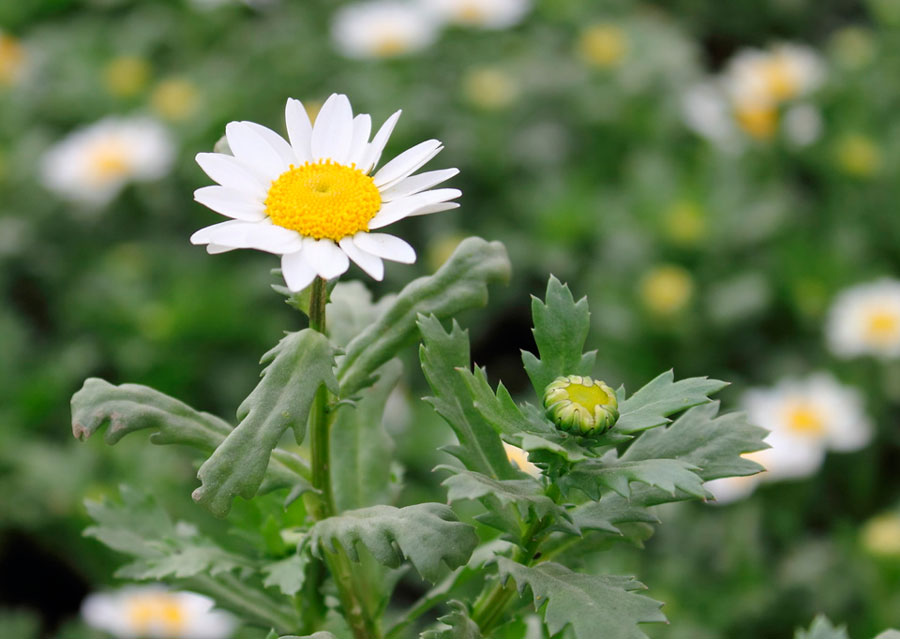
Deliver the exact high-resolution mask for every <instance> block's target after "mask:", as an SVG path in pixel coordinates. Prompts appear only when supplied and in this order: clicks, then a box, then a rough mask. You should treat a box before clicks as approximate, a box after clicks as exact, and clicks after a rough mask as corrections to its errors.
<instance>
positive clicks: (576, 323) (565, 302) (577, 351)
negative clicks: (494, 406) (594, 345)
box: [522, 275, 597, 397]
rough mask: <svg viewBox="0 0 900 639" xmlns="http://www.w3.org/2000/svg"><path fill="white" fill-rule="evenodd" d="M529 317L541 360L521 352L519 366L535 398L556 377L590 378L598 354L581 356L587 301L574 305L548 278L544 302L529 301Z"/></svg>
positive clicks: (586, 326)
mask: <svg viewBox="0 0 900 639" xmlns="http://www.w3.org/2000/svg"><path fill="white" fill-rule="evenodd" d="M531 316H532V319H533V321H534V329H533V330H532V333H533V334H534V341H535V343H536V344H537V347H538V353H539V355H540V359H539V358H538V357H535V356H534V355H533V354H532V353H529V352H528V351H522V362H523V364H524V365H525V371H526V372H527V373H528V377H529V378H530V379H531V384H532V385H533V386H534V390H535V393H537V396H538V397H542V396H543V394H544V389H545V388H546V387H547V385H548V384H549V383H550V382H552V381H553V380H554V379H556V378H557V377H562V376H564V375H590V374H591V370H592V369H593V367H594V360H595V359H596V357H597V351H591V352H589V353H584V352H583V348H584V342H585V340H586V339H587V334H588V330H589V329H590V324H591V313H590V311H589V310H588V302H587V298H586V297H582V298H581V299H580V300H578V301H577V302H576V301H575V299H574V298H573V297H572V292H571V291H570V290H569V287H568V286H567V285H566V284H562V283H561V282H560V281H559V280H558V279H556V278H555V277H554V276H552V275H551V276H550V280H549V281H548V282H547V293H546V296H545V301H543V302H542V301H541V300H540V299H538V298H537V297H532V298H531Z"/></svg>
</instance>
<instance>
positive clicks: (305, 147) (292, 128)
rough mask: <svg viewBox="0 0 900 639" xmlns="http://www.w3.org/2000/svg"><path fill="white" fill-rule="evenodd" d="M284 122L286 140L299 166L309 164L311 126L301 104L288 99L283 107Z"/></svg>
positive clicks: (298, 101) (310, 155)
mask: <svg viewBox="0 0 900 639" xmlns="http://www.w3.org/2000/svg"><path fill="white" fill-rule="evenodd" d="M284 121H285V124H287V131H288V139H289V140H290V141H291V148H293V149H294V155H295V156H296V157H297V161H298V162H299V163H300V164H303V163H304V162H309V161H310V160H311V159H312V153H311V152H310V150H309V141H310V139H311V137H312V125H311V124H310V123H309V114H307V113H306V109H305V108H303V103H302V102H300V100H295V99H294V98H288V101H287V105H285V107H284Z"/></svg>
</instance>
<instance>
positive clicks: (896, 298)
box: [825, 278, 900, 358]
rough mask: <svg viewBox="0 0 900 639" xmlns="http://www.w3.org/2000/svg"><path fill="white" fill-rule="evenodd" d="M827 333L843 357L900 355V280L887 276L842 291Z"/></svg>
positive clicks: (835, 301)
mask: <svg viewBox="0 0 900 639" xmlns="http://www.w3.org/2000/svg"><path fill="white" fill-rule="evenodd" d="M825 334H826V339H827V342H828V346H829V348H830V349H831V351H832V352H833V353H834V354H835V355H838V356H839V357H855V356H857V355H875V356H876V357H882V358H892V357H898V356H900V281H898V280H893V279H887V278H885V279H881V280H877V281H875V282H869V283H867V284H859V285H857V286H853V287H851V288H848V289H846V290H844V291H842V292H841V293H840V294H839V295H838V296H837V298H836V299H835V300H834V303H833V304H832V306H831V311H830V312H829V315H828V323H827V326H826V329H825Z"/></svg>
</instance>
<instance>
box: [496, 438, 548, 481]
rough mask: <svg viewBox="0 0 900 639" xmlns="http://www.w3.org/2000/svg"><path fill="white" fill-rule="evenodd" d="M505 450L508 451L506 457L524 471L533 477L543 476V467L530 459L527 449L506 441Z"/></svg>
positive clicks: (504, 443)
mask: <svg viewBox="0 0 900 639" xmlns="http://www.w3.org/2000/svg"><path fill="white" fill-rule="evenodd" d="M503 450H505V451H506V458H507V459H508V460H509V462H510V463H511V464H512V465H513V466H515V467H516V468H518V469H519V470H521V471H522V472H523V473H528V474H529V475H531V476H532V477H540V476H541V469H540V468H538V467H537V466H535V465H534V464H532V463H531V462H530V461H528V453H527V452H526V451H524V450H522V449H521V448H519V447H518V446H513V445H512V444H507V443H506V442H503Z"/></svg>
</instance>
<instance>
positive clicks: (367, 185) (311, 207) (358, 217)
mask: <svg viewBox="0 0 900 639" xmlns="http://www.w3.org/2000/svg"><path fill="white" fill-rule="evenodd" d="M265 204H266V214H268V216H269V218H270V219H271V220H272V223H274V224H277V225H278V226H283V227H284V228H286V229H291V230H292V231H297V232H298V233H300V235H302V236H304V237H312V238H315V239H317V240H321V239H323V238H328V239H331V240H334V241H336V242H337V241H339V240H340V239H342V238H344V237H347V236H348V235H353V234H354V233H357V232H358V231H368V230H369V221H370V220H371V219H372V218H373V217H375V214H376V213H378V211H379V210H380V209H381V192H380V191H379V190H378V187H377V186H375V182H374V181H372V178H371V177H369V176H368V175H366V174H365V173H363V172H362V171H360V170H359V169H357V168H356V167H355V166H345V165H343V164H337V163H336V162H334V161H332V160H320V161H319V162H315V163H309V162H307V163H306V164H304V165H302V166H297V167H295V166H294V165H291V168H290V170H289V171H285V172H284V173H282V174H281V175H280V176H279V177H278V179H277V180H275V181H273V182H272V186H271V187H269V193H268V196H267V197H266V202H265Z"/></svg>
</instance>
